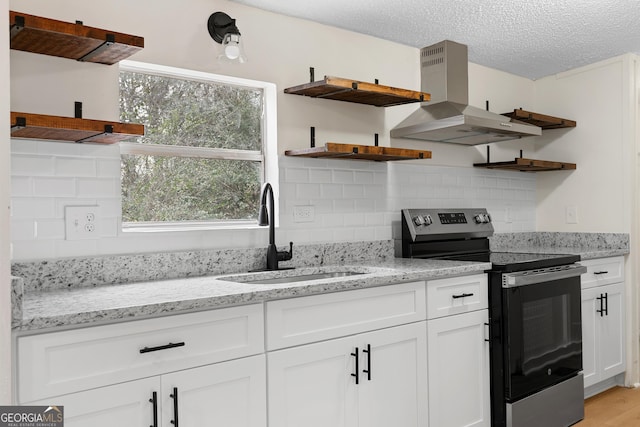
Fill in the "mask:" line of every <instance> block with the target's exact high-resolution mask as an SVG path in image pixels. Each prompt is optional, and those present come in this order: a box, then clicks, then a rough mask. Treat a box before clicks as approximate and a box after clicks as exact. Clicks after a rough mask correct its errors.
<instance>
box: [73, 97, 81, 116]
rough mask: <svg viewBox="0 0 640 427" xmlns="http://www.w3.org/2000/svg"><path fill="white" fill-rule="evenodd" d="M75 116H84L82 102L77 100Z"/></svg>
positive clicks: (74, 109)
mask: <svg viewBox="0 0 640 427" xmlns="http://www.w3.org/2000/svg"><path fill="white" fill-rule="evenodd" d="M73 117H75V118H76V119H81V118H82V102H79V101H76V102H74V103H73Z"/></svg>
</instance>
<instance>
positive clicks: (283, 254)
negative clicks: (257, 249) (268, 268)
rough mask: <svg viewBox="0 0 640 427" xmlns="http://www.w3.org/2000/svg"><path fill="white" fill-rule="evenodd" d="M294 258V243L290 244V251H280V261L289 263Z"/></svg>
mask: <svg viewBox="0 0 640 427" xmlns="http://www.w3.org/2000/svg"><path fill="white" fill-rule="evenodd" d="M291 258H293V242H289V251H278V261H289V260H290V259H291Z"/></svg>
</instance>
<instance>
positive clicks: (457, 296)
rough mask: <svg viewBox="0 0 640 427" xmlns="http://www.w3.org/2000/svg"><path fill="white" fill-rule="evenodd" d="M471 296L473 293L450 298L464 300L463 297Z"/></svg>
mask: <svg viewBox="0 0 640 427" xmlns="http://www.w3.org/2000/svg"><path fill="white" fill-rule="evenodd" d="M472 296H473V293H471V294H466V293H465V294H460V295H451V298H453V299H458V298H465V297H472Z"/></svg>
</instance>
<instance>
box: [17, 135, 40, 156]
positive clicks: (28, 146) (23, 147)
mask: <svg viewBox="0 0 640 427" xmlns="http://www.w3.org/2000/svg"><path fill="white" fill-rule="evenodd" d="M11 153H13V154H37V153H38V141H36V140H34V139H12V140H11Z"/></svg>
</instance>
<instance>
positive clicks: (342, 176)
mask: <svg viewBox="0 0 640 427" xmlns="http://www.w3.org/2000/svg"><path fill="white" fill-rule="evenodd" d="M354 179H355V178H354V172H353V171H350V170H334V171H333V182H334V183H336V184H353V183H354Z"/></svg>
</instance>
